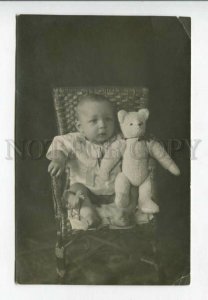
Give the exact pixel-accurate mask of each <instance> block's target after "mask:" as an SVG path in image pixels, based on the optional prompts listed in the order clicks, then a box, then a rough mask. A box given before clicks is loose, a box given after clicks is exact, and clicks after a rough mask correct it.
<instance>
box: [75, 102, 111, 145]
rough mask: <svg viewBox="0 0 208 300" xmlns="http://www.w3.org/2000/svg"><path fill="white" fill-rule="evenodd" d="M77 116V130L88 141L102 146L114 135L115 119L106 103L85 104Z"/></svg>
mask: <svg viewBox="0 0 208 300" xmlns="http://www.w3.org/2000/svg"><path fill="white" fill-rule="evenodd" d="M78 116H79V120H78V121H77V128H78V130H79V131H80V132H81V133H82V134H83V135H84V136H85V137H86V138H87V139H88V140H89V141H91V142H93V143H96V144H103V143H104V142H106V141H107V140H108V139H109V138H111V137H112V135H113V134H114V131H115V118H114V114H113V109H112V107H111V105H110V104H109V103H108V102H104V101H102V102H90V101H89V102H86V103H84V104H82V105H81V107H80V108H79V112H78Z"/></svg>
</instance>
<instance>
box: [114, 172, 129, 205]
mask: <svg viewBox="0 0 208 300" xmlns="http://www.w3.org/2000/svg"><path fill="white" fill-rule="evenodd" d="M129 192H130V182H129V180H128V178H127V177H126V176H125V175H124V173H122V172H121V173H119V174H118V175H117V177H116V181H115V193H116V196H115V203H116V205H117V207H119V208H124V207H127V206H128V205H129V201H130V199H129Z"/></svg>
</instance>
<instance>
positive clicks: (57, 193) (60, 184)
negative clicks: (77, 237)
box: [51, 173, 69, 243]
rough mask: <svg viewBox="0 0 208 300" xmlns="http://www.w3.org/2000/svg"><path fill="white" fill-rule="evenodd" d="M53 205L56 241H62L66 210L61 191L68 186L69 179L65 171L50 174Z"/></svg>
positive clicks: (64, 231)
mask: <svg viewBox="0 0 208 300" xmlns="http://www.w3.org/2000/svg"><path fill="white" fill-rule="evenodd" d="M51 184H52V195H53V205H54V212H55V218H56V226H57V235H58V237H59V238H58V243H62V240H63V238H64V237H65V236H66V231H67V210H66V207H65V203H64V202H63V200H62V196H63V192H64V190H65V189H67V188H68V186H69V180H68V176H67V174H66V173H63V174H62V175H61V176H59V177H54V176H51Z"/></svg>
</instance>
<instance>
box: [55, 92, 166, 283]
mask: <svg viewBox="0 0 208 300" xmlns="http://www.w3.org/2000/svg"><path fill="white" fill-rule="evenodd" d="M148 92H149V91H148V89H147V88H143V87H142V88H141V87H132V88H128V87H127V88H126V87H87V88H83V87H82V88H80V87H75V88H71V87H70V88H68V87H67V88H55V89H54V90H53V99H54V106H55V112H56V117H57V126H58V134H61V135H62V134H66V133H68V132H73V131H75V130H76V129H75V127H74V117H75V107H76V105H77V100H78V97H79V96H80V95H87V94H92V93H93V94H101V95H104V96H105V97H107V98H108V99H109V100H110V101H112V102H113V103H114V104H115V105H116V107H117V109H118V110H119V109H126V110H127V111H135V110H138V109H139V108H143V107H147V106H148ZM151 174H152V178H153V179H154V163H153V164H152V165H151ZM69 184H70V183H69V181H68V179H67V176H66V174H63V175H62V176H61V177H59V178H55V177H52V194H53V203H54V210H55V218H56V223H57V244H56V249H55V255H56V259H57V273H58V275H59V277H60V278H63V277H64V276H65V274H66V268H67V266H68V264H67V260H68V261H69V262H70V257H69V254H67V249H69V248H70V246H71V245H72V244H73V243H74V242H75V240H78V239H79V240H80V239H82V238H84V239H85V242H86V236H87V237H88V239H96V240H97V241H100V242H101V243H102V242H104V243H107V242H106V239H107V235H108V234H107V232H109V230H110V229H109V228H106V227H105V228H102V229H99V230H98V229H97V230H94V231H93V230H87V231H82V230H74V229H72V226H71V224H70V221H69V220H68V219H67V208H66V206H65V204H64V203H63V202H62V194H63V191H64V190H65V189H66V188H68V187H69ZM111 231H112V230H111ZM102 232H105V239H104V240H102V239H101V238H100V236H101V234H102ZM114 232H115V236H118V235H119V236H120V235H122V233H125V235H127V234H128V232H131V234H132V232H133V234H135V237H137V238H139V239H140V240H141V239H146V240H147V241H149V242H150V244H151V247H152V257H151V260H149V259H146V260H145V258H144V256H142V254H141V257H140V258H141V260H142V259H143V261H144V262H145V261H146V263H150V264H152V265H153V266H154V268H155V270H156V271H157V272H158V282H157V283H159V282H160V277H161V274H162V273H161V268H160V263H159V262H158V257H159V256H158V253H157V239H156V218H155V217H154V219H153V220H152V221H151V222H150V223H149V224H146V225H141V226H138V225H135V226H134V227H133V228H131V229H128V230H127V229H116V230H114ZM83 242H84V241H83ZM109 245H110V246H111V247H114V246H115V247H117V246H116V245H115V243H114V242H112V240H111V243H109ZM117 248H118V247H117Z"/></svg>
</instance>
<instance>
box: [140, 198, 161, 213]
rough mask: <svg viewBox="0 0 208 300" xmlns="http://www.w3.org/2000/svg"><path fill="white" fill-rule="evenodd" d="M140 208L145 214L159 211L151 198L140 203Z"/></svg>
mask: <svg viewBox="0 0 208 300" xmlns="http://www.w3.org/2000/svg"><path fill="white" fill-rule="evenodd" d="M140 209H141V211H142V212H143V213H145V214H156V213H158V212H159V211H160V209H159V206H158V205H157V204H156V203H155V202H153V201H152V200H151V199H150V200H148V201H145V203H140Z"/></svg>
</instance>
